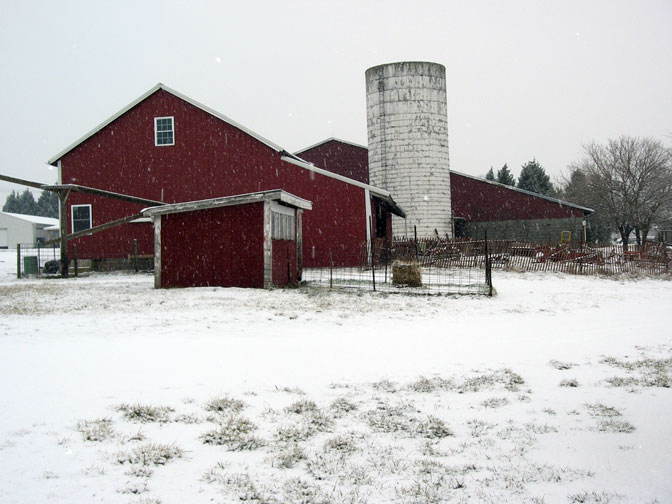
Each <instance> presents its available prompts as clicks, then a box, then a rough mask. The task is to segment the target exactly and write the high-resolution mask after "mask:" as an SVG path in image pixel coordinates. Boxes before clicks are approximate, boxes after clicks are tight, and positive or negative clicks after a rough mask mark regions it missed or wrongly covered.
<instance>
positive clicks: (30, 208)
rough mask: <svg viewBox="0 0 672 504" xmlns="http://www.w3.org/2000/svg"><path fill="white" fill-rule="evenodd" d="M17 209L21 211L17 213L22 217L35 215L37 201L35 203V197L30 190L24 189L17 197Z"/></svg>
mask: <svg viewBox="0 0 672 504" xmlns="http://www.w3.org/2000/svg"><path fill="white" fill-rule="evenodd" d="M19 207H20V208H21V211H20V212H19V213H21V214H24V215H37V201H35V196H33V193H32V192H31V190H30V189H26V190H25V191H23V192H22V193H21V196H20V197H19Z"/></svg>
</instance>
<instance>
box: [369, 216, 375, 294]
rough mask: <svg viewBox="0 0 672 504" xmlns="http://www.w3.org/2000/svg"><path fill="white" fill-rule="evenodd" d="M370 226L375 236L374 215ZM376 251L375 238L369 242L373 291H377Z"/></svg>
mask: <svg viewBox="0 0 672 504" xmlns="http://www.w3.org/2000/svg"><path fill="white" fill-rule="evenodd" d="M369 227H370V228H371V236H372V237H373V236H375V233H374V229H373V217H369ZM374 256H375V251H374V249H373V238H372V239H371V241H370V243H369V262H370V263H371V278H372V279H373V292H376V264H375V261H374Z"/></svg>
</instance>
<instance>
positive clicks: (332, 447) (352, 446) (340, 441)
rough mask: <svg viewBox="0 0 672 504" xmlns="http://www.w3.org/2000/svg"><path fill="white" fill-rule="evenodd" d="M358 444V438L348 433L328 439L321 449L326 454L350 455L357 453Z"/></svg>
mask: <svg viewBox="0 0 672 504" xmlns="http://www.w3.org/2000/svg"><path fill="white" fill-rule="evenodd" d="M359 442H360V437H359V436H358V435H357V434H356V433H354V432H348V433H345V434H339V435H337V436H334V437H332V438H330V439H328V440H327V441H326V442H325V443H324V448H323V449H324V451H325V452H326V453H334V454H338V455H351V454H353V453H356V452H357V451H359Z"/></svg>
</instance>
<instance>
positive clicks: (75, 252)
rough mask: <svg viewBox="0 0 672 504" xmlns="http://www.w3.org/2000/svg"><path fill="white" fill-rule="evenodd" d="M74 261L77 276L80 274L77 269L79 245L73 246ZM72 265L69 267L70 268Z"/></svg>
mask: <svg viewBox="0 0 672 504" xmlns="http://www.w3.org/2000/svg"><path fill="white" fill-rule="evenodd" d="M72 260H73V261H75V276H77V274H78V268H77V266H78V265H77V245H73V246H72ZM69 267H70V265H68V268H69Z"/></svg>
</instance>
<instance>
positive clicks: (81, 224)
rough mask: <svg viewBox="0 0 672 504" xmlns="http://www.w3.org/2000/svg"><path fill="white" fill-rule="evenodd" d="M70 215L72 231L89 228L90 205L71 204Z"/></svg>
mask: <svg viewBox="0 0 672 504" xmlns="http://www.w3.org/2000/svg"><path fill="white" fill-rule="evenodd" d="M70 217H71V219H72V232H73V233H77V232H78V231H84V230H86V229H89V228H91V205H72V206H71V207H70Z"/></svg>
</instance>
